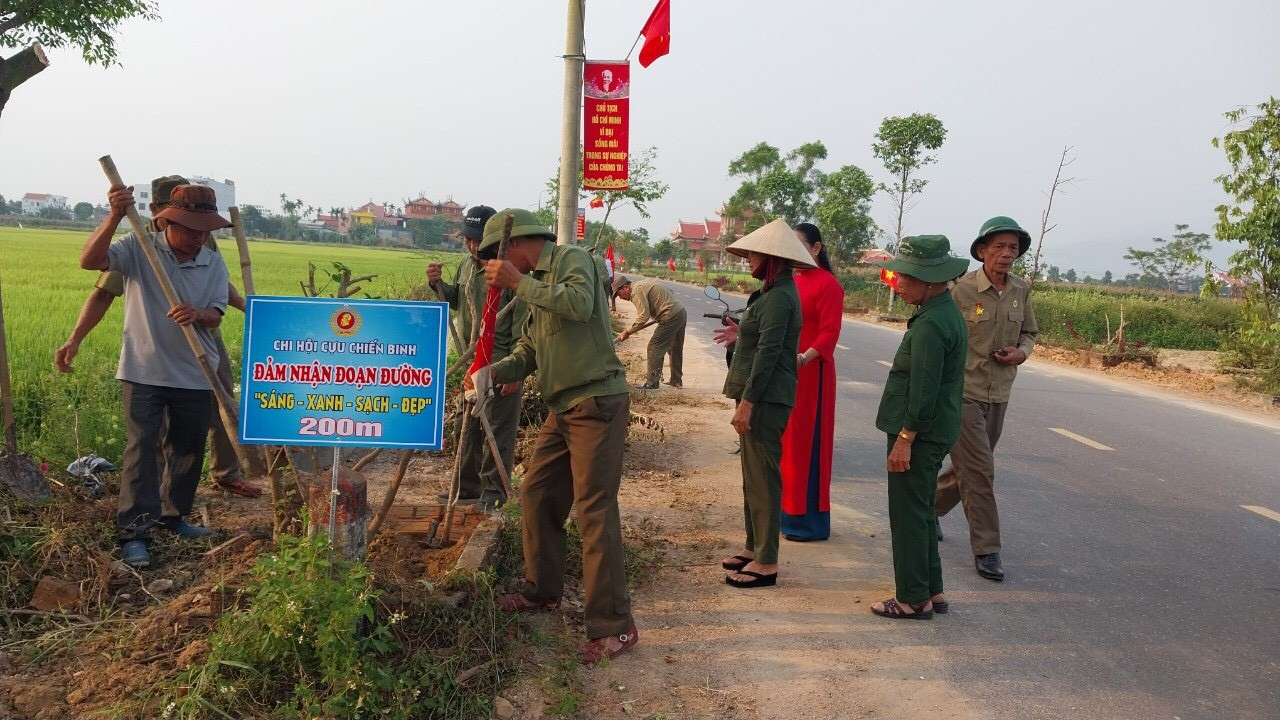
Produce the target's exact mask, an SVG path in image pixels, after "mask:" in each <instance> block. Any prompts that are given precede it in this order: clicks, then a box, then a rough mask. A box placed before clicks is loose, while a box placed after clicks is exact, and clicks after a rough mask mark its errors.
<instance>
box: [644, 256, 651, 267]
mask: <svg viewBox="0 0 1280 720" xmlns="http://www.w3.org/2000/svg"><path fill="white" fill-rule="evenodd" d="M644 266H645V267H653V258H651V257H649V256H648V255H645V256H644Z"/></svg>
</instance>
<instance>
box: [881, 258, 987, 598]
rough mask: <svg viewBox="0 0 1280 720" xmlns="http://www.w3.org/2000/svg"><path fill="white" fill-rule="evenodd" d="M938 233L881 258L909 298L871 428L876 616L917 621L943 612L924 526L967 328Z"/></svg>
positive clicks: (931, 538)
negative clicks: (877, 490)
mask: <svg viewBox="0 0 1280 720" xmlns="http://www.w3.org/2000/svg"><path fill="white" fill-rule="evenodd" d="M950 250H951V245H950V243H949V242H947V238H946V237H944V236H942V235H919V236H915V237H906V238H903V239H902V242H901V243H899V244H898V256H897V257H896V258H895V259H893V260H890V261H888V262H886V263H883V264H882V267H884V268H885V269H886V270H891V271H893V272H895V273H897V274H898V278H899V280H898V292H899V294H900V295H901V296H902V299H903V300H904V301H905V302H907V303H909V304H911V305H915V306H917V308H918V309H917V310H916V312H915V314H913V315H912V316H911V319H909V320H908V321H907V332H906V333H905V334H904V335H903V336H902V344H901V345H899V346H898V352H897V354H896V355H895V356H894V358H893V366H892V367H891V368H890V370H889V379H888V381H887V382H886V383H885V386H884V395H883V396H881V398H880V409H879V411H878V412H877V414H876V427H877V428H878V429H880V430H882V431H884V432H885V433H886V435H887V436H888V449H889V459H888V463H887V465H888V472H889V528H890V531H891V533H892V535H893V541H892V542H893V577H894V583H895V586H896V593H895V597H891V598H889V599H887V600H885V601H883V602H878V603H875V604H874V605H872V606H871V611H872V612H874V613H875V614H877V615H881V616H884V617H890V618H898V619H915V620H927V619H929V618H931V617H933V613H934V612H935V611H936V612H946V611H947V601H946V598H945V597H944V596H943V594H942V562H941V561H940V560H939V558H938V536H937V534H936V533H935V532H934V512H933V496H934V492H935V490H936V487H937V483H938V470H939V468H941V467H942V459H943V457H945V456H946V454H947V451H948V450H950V448H951V445H952V444H953V443H954V442H955V441H956V440H957V439H958V438H959V437H960V398H961V394H962V393H963V390H964V359H965V353H966V350H967V347H968V330H967V329H966V328H965V322H964V317H963V316H961V314H960V310H959V308H957V307H956V304H955V301H954V300H952V298H951V291H950V290H949V289H948V287H947V283H948V282H949V281H951V280H954V279H955V278H957V277H959V276H960V275H961V274H962V273H964V272H965V271H966V270H967V269H968V268H969V261H968V260H966V259H964V258H958V257H953V256H952V255H951V253H950Z"/></svg>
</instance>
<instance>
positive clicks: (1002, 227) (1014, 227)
mask: <svg viewBox="0 0 1280 720" xmlns="http://www.w3.org/2000/svg"><path fill="white" fill-rule="evenodd" d="M1002 232H1011V233H1013V234H1015V235H1017V236H1018V257H1022V256H1023V255H1026V254H1027V250H1028V249H1030V248H1031V234H1030V233H1028V232H1027V231H1026V230H1023V229H1022V228H1021V227H1019V226H1018V223H1017V222H1015V221H1014V219H1013V218H1011V217H1007V216H1005V215H997V216H995V217H993V218H991V219H990V220H988V221H986V222H984V223H982V229H981V230H979V231H978V239H977V240H974V241H973V244H972V245H970V246H969V254H970V255H972V256H973V259H974V260H978V261H981V260H982V258H980V257H978V246H979V245H981V244H982V243H985V242H986V241H988V240H990V239H991V236H992V235H995V234H996V233H1002Z"/></svg>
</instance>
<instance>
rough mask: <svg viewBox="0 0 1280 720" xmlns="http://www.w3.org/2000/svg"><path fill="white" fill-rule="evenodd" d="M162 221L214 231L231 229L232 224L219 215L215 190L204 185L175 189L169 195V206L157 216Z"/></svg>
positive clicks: (194, 228)
mask: <svg viewBox="0 0 1280 720" xmlns="http://www.w3.org/2000/svg"><path fill="white" fill-rule="evenodd" d="M160 220H165V221H168V222H172V223H177V224H179V225H181V226H183V227H186V228H191V229H192V230H204V231H213V230H220V229H222V228H228V227H231V223H230V222H229V221H227V219H226V218H224V217H222V216H221V215H219V214H218V196H217V195H216V194H215V193H214V192H213V188H210V187H205V186H204V185H179V186H177V187H175V188H174V189H173V192H172V193H170V195H169V205H168V206H167V207H165V209H163V210H161V211H160V212H159V213H157V214H156V221H157V222H159V221H160ZM161 226H163V224H161Z"/></svg>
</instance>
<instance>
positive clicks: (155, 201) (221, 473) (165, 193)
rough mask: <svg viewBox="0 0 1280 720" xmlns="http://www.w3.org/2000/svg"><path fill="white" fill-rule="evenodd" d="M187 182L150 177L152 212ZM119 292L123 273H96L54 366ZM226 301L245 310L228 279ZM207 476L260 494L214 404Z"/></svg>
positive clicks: (227, 363)
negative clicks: (237, 453)
mask: <svg viewBox="0 0 1280 720" xmlns="http://www.w3.org/2000/svg"><path fill="white" fill-rule="evenodd" d="M187 184H188V183H187V180H186V178H184V177H182V176H181V175H165V176H164V177H158V178H156V179H155V180H152V181H151V198H152V202H151V205H150V208H151V214H152V215H153V216H154V215H156V214H158V213H159V212H160V211H161V210H163V209H164V208H166V207H168V206H169V196H170V194H171V193H172V192H173V189H174V188H175V187H177V186H179V185H187ZM147 229H148V230H149V231H150V232H158V229H157V228H156V221H155V220H152V221H151V222H150V223H149V224H148V225H147ZM206 247H208V248H209V249H211V250H213V251H214V252H217V251H218V248H217V245H216V244H215V243H214V241H213V238H210V239H209V244H208V245H207V246H206ZM122 295H124V276H122V275H121V274H120V273H118V272H114V271H111V270H107V271H105V272H102V273H100V274H99V275H98V280H97V282H95V283H94V286H93V290H91V291H89V297H87V298H85V301H84V307H82V308H81V309H80V316H79V317H78V318H77V319H76V324H75V327H74V328H73V329H72V330H71V335H70V337H68V338H67V341H66V342H65V343H63V344H62V346H61V347H59V348H58V349H57V350H56V351H55V352H54V356H53V364H54V367H56V368H57V369H58V370H59V371H60V372H64V373H69V372H73V371H74V368H73V367H72V361H73V360H75V357H76V355H77V354H78V353H79V351H80V343H81V342H83V341H84V339H85V337H87V336H88V335H89V333H90V332H92V331H93V329H94V328H95V327H97V326H98V323H100V322H102V318H103V317H105V316H106V314H107V311H108V310H110V309H111V305H112V304H113V303H114V302H115V299H116V298H118V297H120V296H122ZM227 304H228V305H230V306H231V307H233V308H235V309H237V310H239V311H240V312H244V306H245V301H244V297H243V296H241V295H240V293H239V292H238V291H237V290H236V288H235V286H234V285H232V284H231V283H229V282H228V283H227ZM216 335H217V338H216V342H217V346H218V382H220V383H221V384H222V387H223V388H224V389H226V391H227V392H228V393H231V394H232V395H234V394H235V380H234V378H232V376H231V360H230V358H229V356H228V355H227V346H226V344H225V343H224V342H222V335H221V333H217V334H216ZM209 479H210V480H211V481H212V482H213V485H214V487H216V488H218V489H219V490H225V491H226V492H229V493H231V494H233V495H239V496H241V497H247V498H256V497H258V496H260V495H262V488H260V487H258V486H257V485H254V484H253V483H252V482H250V481H249V480H247V479H245V476H244V469H243V468H241V467H240V459H239V458H238V457H236V451H235V445H234V441H233V440H232V439H231V436H230V435H229V434H228V433H227V428H226V426H225V425H223V423H222V417H221V415H219V414H218V412H217V408H214V412H213V417H212V419H211V420H210V421H209Z"/></svg>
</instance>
